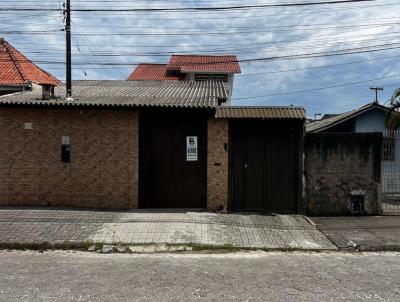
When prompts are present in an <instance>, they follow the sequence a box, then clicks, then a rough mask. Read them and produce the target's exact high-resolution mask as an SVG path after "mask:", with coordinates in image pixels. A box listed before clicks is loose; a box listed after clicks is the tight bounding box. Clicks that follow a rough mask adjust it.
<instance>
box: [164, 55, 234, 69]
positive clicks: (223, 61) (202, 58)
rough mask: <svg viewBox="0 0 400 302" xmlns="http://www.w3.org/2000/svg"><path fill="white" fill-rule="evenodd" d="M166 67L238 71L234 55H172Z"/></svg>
mask: <svg viewBox="0 0 400 302" xmlns="http://www.w3.org/2000/svg"><path fill="white" fill-rule="evenodd" d="M168 69H173V70H180V71H181V72H183V73H186V72H196V71H197V72H199V71H201V72H228V73H240V72H241V71H240V66H239V63H238V60H237V57H236V56H230V55H225V56H209V55H173V56H171V59H170V60H169V65H168Z"/></svg>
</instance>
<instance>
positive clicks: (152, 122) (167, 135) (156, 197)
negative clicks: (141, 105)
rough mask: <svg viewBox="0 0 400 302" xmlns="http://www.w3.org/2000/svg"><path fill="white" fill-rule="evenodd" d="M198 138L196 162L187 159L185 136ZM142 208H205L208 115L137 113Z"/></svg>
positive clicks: (177, 112)
mask: <svg viewBox="0 0 400 302" xmlns="http://www.w3.org/2000/svg"><path fill="white" fill-rule="evenodd" d="M187 136H195V137H197V139H198V159H197V161H187V157H186V156H187V154H186V138H187ZM139 157H140V168H139V169H140V171H139V179H140V190H139V200H140V202H139V206H140V207H141V208H205V207H206V202H207V200H206V198H207V117H206V116H205V114H201V113H196V112H193V113H192V112H190V111H172V112H168V111H163V112H159V111H151V112H142V113H141V114H140V151H139Z"/></svg>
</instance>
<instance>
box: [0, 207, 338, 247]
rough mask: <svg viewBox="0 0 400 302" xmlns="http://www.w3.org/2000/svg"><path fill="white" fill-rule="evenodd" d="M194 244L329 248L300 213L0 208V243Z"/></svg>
mask: <svg viewBox="0 0 400 302" xmlns="http://www.w3.org/2000/svg"><path fill="white" fill-rule="evenodd" d="M89 241H92V242H97V243H103V244H122V245H135V244H170V245H177V244H197V245H204V246H231V247H236V248H262V249H276V250H290V249H293V250H335V249H336V247H335V246H334V245H333V244H332V243H331V242H330V241H329V240H328V239H327V238H326V237H325V236H324V235H323V234H322V233H321V232H319V231H318V230H317V228H316V227H315V226H313V225H311V224H310V223H309V222H307V221H306V220H305V219H304V217H303V216H296V215H274V216H266V215H258V214H214V213H207V212H194V211H190V210H188V211H185V210H179V211H168V210H158V211H157V210H154V211H152V210H135V211H126V212H105V211H90V210H63V209H51V208H42V209H37V208H35V209H20V208H11V209H0V243H1V244H2V245H3V246H7V245H8V244H13V243H17V244H40V243H42V242H48V243H50V244H52V245H57V244H63V243H66V242H70V243H75V244H76V243H85V242H89Z"/></svg>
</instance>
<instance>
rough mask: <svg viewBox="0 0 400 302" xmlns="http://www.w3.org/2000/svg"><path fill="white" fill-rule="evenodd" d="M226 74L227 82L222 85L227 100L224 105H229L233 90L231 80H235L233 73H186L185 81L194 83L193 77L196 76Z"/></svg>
mask: <svg viewBox="0 0 400 302" xmlns="http://www.w3.org/2000/svg"><path fill="white" fill-rule="evenodd" d="M202 73H204V74H210V73H212V74H219V73H220V74H226V75H228V81H227V82H226V83H224V86H225V89H226V91H227V93H228V100H227V102H226V104H225V105H230V103H231V97H232V90H233V80H234V78H235V75H234V74H233V73H226V72H191V73H187V74H186V76H185V81H195V75H196V74H202Z"/></svg>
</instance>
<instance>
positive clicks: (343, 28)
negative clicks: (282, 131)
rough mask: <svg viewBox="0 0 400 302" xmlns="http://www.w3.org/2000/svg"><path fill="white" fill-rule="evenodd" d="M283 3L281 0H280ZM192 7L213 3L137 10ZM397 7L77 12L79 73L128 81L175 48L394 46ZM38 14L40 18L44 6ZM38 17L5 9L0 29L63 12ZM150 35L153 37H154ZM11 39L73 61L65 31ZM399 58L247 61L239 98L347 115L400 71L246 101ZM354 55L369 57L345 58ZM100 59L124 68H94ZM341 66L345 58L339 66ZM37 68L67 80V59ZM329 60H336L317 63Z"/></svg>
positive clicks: (252, 54)
mask: <svg viewBox="0 0 400 302" xmlns="http://www.w3.org/2000/svg"><path fill="white" fill-rule="evenodd" d="M277 2H279V1H275V3H277ZM28 3H30V2H27V1H25V2H24V0H22V2H21V5H22V4H27V5H28ZM232 3H234V4H238V3H240V4H250V1H245V2H237V1H236V0H223V1H218V4H216V5H218V6H221V5H228V4H232ZM255 3H260V4H261V3H266V0H258V1H251V4H255ZM268 3H274V1H269V2H268ZM72 4H73V8H85V7H86V8H90V7H94V6H96V5H95V4H94V3H93V2H84V1H72ZM46 5H48V4H46ZM57 5H58V4H57ZM57 5H56V6H55V7H57ZM101 5H102V7H103V8H106V9H107V8H116V7H119V8H123V7H133V5H132V4H130V3H129V2H126V3H121V4H120V3H118V2H115V3H113V2H104V3H101ZM189 5H190V6H203V5H213V4H212V2H201V1H191V2H190V4H188V2H187V1H177V0H170V1H163V0H160V1H151V2H150V1H138V2H135V7H146V8H149V7H168V8H171V7H185V6H189ZM214 5H215V4H214ZM97 6H98V5H97ZM52 7H54V5H53V6H52ZM399 7H400V3H395V2H394V1H393V0H391V1H390V0H382V1H379V2H368V3H356V4H338V5H329V6H313V7H310V6H307V7H290V8H268V9H254V10H236V11H217V12H205V11H201V12H136V13H133V12H129V13H116V12H107V13H104V12H102V13H99V12H91V13H84V12H74V13H73V19H72V20H73V27H72V30H73V44H74V48H73V61H74V63H75V64H78V65H74V69H73V77H74V79H126V78H127V77H128V75H129V74H130V72H131V71H132V69H133V68H134V66H135V64H136V63H138V62H165V61H167V60H168V56H169V54H170V53H171V52H177V53H179V52H184V53H188V52H193V53H211V54H212V53H215V54H217V53H229V54H237V55H238V57H239V59H241V60H245V59H252V58H266V57H276V56H292V55H301V54H305V53H321V54H323V53H330V52H332V51H339V50H345V49H356V48H360V49H362V48H364V49H365V47H367V46H373V45H384V44H390V43H392V44H393V47H396V44H394V43H400V38H399V36H398V32H399V31H400V27H399V22H400V18H399V17H398V16H397V13H396V12H397V11H398V9H399ZM35 14H36V15H38V13H37V12H36V13H35ZM35 14H34V13H32V12H25V13H11V12H9V13H5V12H1V14H0V18H2V19H3V20H10V21H9V22H2V24H1V25H0V32H1V31H3V32H4V31H6V30H8V28H10V27H11V28H13V29H14V30H27V31H38V30H39V31H40V30H42V31H43V30H48V29H59V28H62V27H63V24H62V16H61V13H59V12H57V13H49V14H41V15H40V16H36V17H35V16H34V15H35ZM24 17H25V18H24ZM149 33H150V34H151V35H146V34H149ZM97 34H102V35H97ZM156 34H160V35H156ZM4 36H5V38H6V39H7V40H9V41H10V42H11V43H12V44H13V45H14V46H15V47H16V48H17V49H20V50H21V51H22V52H23V53H25V54H26V55H27V56H28V57H30V58H31V59H32V60H33V61H39V62H43V61H54V62H63V61H64V60H65V37H64V33H63V32H59V33H57V34H51V35H12V34H5V35H4ZM397 46H400V44H398V45H397ZM155 54H159V55H155ZM396 55H400V53H399V49H392V50H385V51H379V52H371V53H360V54H353V55H346V56H331V57H318V58H309V59H282V60H265V61H257V62H253V63H242V64H241V67H242V75H239V76H237V77H236V79H235V86H234V95H233V98H234V99H236V101H234V104H237V105H238V104H240V105H260V104H262V105H272V104H273V105H290V104H294V105H301V106H304V107H306V109H307V111H308V114H309V116H313V114H314V113H330V112H341V111H345V110H349V109H352V108H354V107H357V106H360V105H362V104H365V103H366V102H368V101H370V100H371V99H372V94H370V92H369V87H370V86H372V85H379V86H384V87H385V92H384V94H382V95H381V99H382V100H385V99H388V98H389V97H390V95H391V94H392V92H393V90H394V89H395V88H396V85H397V84H399V86H400V77H398V78H397V77H393V78H388V79H384V80H379V81H372V82H367V83H364V84H358V85H351V86H345V87H338V88H334V89H324V90H316V91H312V92H307V93H293V94H282V95H277V96H265V97H255V98H250V99H242V98H247V97H252V96H264V95H271V94H278V93H285V92H289V91H300V90H305V89H313V88H319V87H327V86H332V85H336V84H344V83H350V82H356V81H363V80H369V79H374V78H379V77H384V76H387V75H396V74H400V60H399V58H398V57H394V56H396ZM390 57H391V58H390ZM366 60H369V61H366ZM356 61H357V62H359V61H364V62H359V63H354V64H347V63H350V62H356ZM99 62H100V63H109V64H113V63H116V64H118V65H115V66H113V65H110V66H102V65H95V64H96V63H99ZM121 64H126V65H121ZM335 64H341V65H338V66H332V65H335ZM39 65H41V66H42V67H43V68H45V69H46V70H48V71H50V72H52V73H53V74H55V75H56V76H57V77H59V78H60V79H64V78H65V76H64V74H65V71H64V69H63V68H64V66H63V65H62V64H39ZM325 65H329V67H325V68H312V67H318V66H325ZM293 69H296V70H293ZM287 70H291V71H287ZM277 71H283V72H277ZM271 72H272V73H271Z"/></svg>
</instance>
